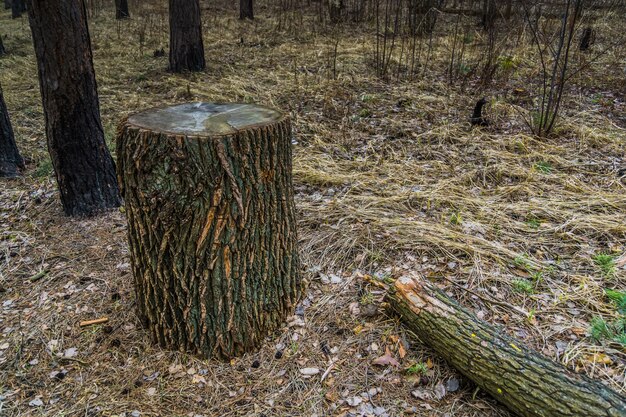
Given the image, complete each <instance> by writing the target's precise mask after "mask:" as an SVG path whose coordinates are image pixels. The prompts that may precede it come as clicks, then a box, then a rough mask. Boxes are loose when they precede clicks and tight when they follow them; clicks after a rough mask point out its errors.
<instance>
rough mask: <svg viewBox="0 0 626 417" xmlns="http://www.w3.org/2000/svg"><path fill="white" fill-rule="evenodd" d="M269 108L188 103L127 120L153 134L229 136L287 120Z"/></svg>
mask: <svg viewBox="0 0 626 417" xmlns="http://www.w3.org/2000/svg"><path fill="white" fill-rule="evenodd" d="M284 118H285V116H284V115H283V114H282V113H280V112H278V111H276V110H274V109H271V108H269V107H264V106H259V105H256V104H239V103H229V104H216V103H185V104H180V105H177V106H171V107H163V108H157V109H150V110H147V111H144V112H141V113H138V114H136V115H134V116H130V117H129V118H128V123H129V124H131V125H135V126H137V127H140V128H143V129H148V130H151V131H157V130H158V131H161V132H164V133H173V134H178V135H200V136H204V135H211V136H214V135H228V134H233V133H237V132H238V131H239V130H241V129H249V128H252V127H260V126H263V125H268V124H271V123H275V122H278V121H280V120H282V119H284Z"/></svg>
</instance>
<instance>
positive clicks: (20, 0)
mask: <svg viewBox="0 0 626 417" xmlns="http://www.w3.org/2000/svg"><path fill="white" fill-rule="evenodd" d="M25 11H26V3H25V2H24V0H11V18H13V19H17V18H18V17H21V16H22V13H24V12H25Z"/></svg>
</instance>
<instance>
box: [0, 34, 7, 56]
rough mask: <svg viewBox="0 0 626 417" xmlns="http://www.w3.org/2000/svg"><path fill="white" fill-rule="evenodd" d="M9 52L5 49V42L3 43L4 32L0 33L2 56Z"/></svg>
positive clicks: (0, 53)
mask: <svg viewBox="0 0 626 417" xmlns="http://www.w3.org/2000/svg"><path fill="white" fill-rule="evenodd" d="M6 53H7V50H6V49H4V44H3V43H2V34H0V56H2V55H4V54H6Z"/></svg>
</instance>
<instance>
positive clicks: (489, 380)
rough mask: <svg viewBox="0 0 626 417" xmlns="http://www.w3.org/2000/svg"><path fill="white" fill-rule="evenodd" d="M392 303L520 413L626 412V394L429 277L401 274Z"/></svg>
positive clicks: (615, 415) (596, 416) (542, 416)
mask: <svg viewBox="0 0 626 417" xmlns="http://www.w3.org/2000/svg"><path fill="white" fill-rule="evenodd" d="M389 303H390V307H391V308H392V309H393V310H395V311H396V312H397V313H398V314H399V315H400V316H401V318H402V320H403V321H404V322H405V324H406V325H407V326H408V327H409V328H410V329H411V330H413V331H414V332H415V333H416V334H417V335H418V336H419V338H420V339H421V340H422V341H423V342H424V343H426V344H428V345H429V346H430V347H432V348H433V349H434V350H435V351H436V352H437V353H438V354H439V355H440V356H441V357H443V358H444V359H445V360H446V361H448V363H450V365H452V366H453V367H454V368H456V369H458V370H459V371H460V372H461V373H462V374H464V375H465V376H466V377H467V378H469V379H471V380H472V381H474V382H475V383H476V384H477V385H478V386H479V387H481V388H482V389H484V390H485V391H487V392H489V393H490V394H491V395H492V396H493V397H494V398H495V399H496V400H498V401H499V402H501V403H502V404H504V405H505V406H507V407H508V408H509V409H510V410H511V411H513V412H514V413H515V414H517V415H519V416H523V417H557V416H558V417H582V416H585V417H624V416H626V399H625V398H624V397H623V396H620V395H619V394H618V393H616V392H614V391H613V390H611V389H610V388H608V387H607V386H605V385H603V384H602V383H600V382H598V381H594V380H592V379H590V378H588V377H585V376H583V375H578V374H575V373H573V372H571V371H570V370H568V369H567V368H565V367H563V366H562V365H560V364H558V363H556V362H554V361H552V360H550V359H548V358H545V357H544V356H542V355H541V354H539V353H537V352H534V351H532V350H530V349H528V348H525V347H524V346H523V344H522V343H521V342H518V341H517V340H515V339H512V338H510V337H508V336H506V335H505V334H504V333H503V332H502V331H501V330H499V329H497V328H495V327H492V326H490V325H489V324H487V323H485V322H482V321H480V320H478V319H477V318H476V317H475V316H473V315H472V314H470V313H469V312H467V311H466V310H464V309H463V308H461V307H460V306H459V305H458V304H457V303H455V302H454V301H452V300H451V299H450V298H449V297H448V296H446V295H445V294H444V293H443V292H442V291H440V290H439V289H438V288H437V287H436V286H435V285H434V284H432V283H430V282H428V281H425V280H417V279H412V278H409V277H403V278H400V279H398V280H397V281H396V284H395V287H394V288H393V289H392V290H391V291H390V293H389Z"/></svg>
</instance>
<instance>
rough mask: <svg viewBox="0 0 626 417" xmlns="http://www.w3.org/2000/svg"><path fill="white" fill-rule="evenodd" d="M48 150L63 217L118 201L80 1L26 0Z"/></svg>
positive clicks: (80, 213) (85, 14)
mask: <svg viewBox="0 0 626 417" xmlns="http://www.w3.org/2000/svg"><path fill="white" fill-rule="evenodd" d="M28 15H29V19H30V27H31V31H32V34H33V43H34V45H35V55H36V57H37V64H38V69H39V85H40V89H41V96H42V102H43V109H44V116H45V120H46V136H47V139H48V150H49V152H50V157H51V159H52V165H53V167H54V170H55V174H56V179H57V183H58V185H59V190H60V194H61V202H62V203H63V209H64V211H65V213H66V214H68V215H71V216H83V215H86V216H88V215H93V214H96V213H98V212H100V211H102V210H104V209H107V208H112V207H118V206H119V205H120V203H121V199H120V194H119V189H118V186H117V181H116V177H115V165H114V162H113V158H111V154H110V153H109V150H108V149H107V147H106V143H105V141H104V131H103V129H102V123H101V121H100V107H99V104H98V94H97V87H96V78H95V75H94V69H93V60H92V54H91V43H90V39H89V30H88V27H87V13H86V10H85V4H84V2H83V0H28Z"/></svg>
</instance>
